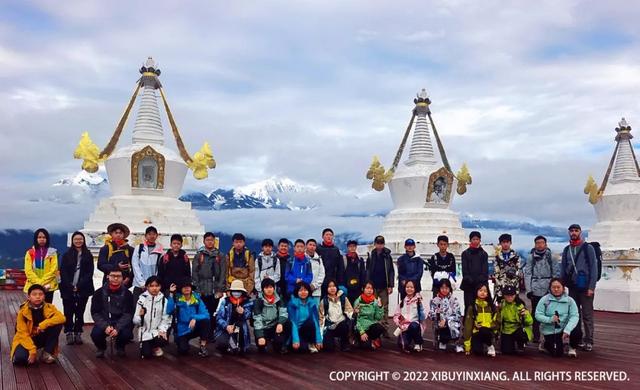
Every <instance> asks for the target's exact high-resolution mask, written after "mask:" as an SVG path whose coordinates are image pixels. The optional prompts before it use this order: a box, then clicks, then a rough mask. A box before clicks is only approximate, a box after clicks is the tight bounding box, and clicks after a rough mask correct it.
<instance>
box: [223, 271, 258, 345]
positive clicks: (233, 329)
mask: <svg viewBox="0 0 640 390" xmlns="http://www.w3.org/2000/svg"><path fill="white" fill-rule="evenodd" d="M227 293H228V295H227V296H226V297H224V298H222V299H221V300H220V304H219V305H218V311H217V312H216V322H217V324H216V341H217V348H218V350H219V351H220V352H222V353H230V354H232V355H237V354H243V353H245V352H246V351H247V348H249V346H250V345H251V334H250V332H249V320H250V319H251V315H252V314H253V300H251V299H249V292H248V291H247V290H246V289H245V288H244V285H243V284H242V280H240V279H236V280H234V281H233V282H231V286H229V290H228V292H227Z"/></svg>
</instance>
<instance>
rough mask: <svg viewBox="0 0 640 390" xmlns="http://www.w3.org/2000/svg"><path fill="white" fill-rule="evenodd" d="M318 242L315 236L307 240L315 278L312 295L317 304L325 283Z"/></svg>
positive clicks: (308, 254)
mask: <svg viewBox="0 0 640 390" xmlns="http://www.w3.org/2000/svg"><path fill="white" fill-rule="evenodd" d="M317 246H318V243H317V242H316V240H314V239H313V238H310V239H308V240H307V243H306V251H307V256H309V261H311V273H312V274H313V279H312V280H311V289H312V290H313V291H312V292H311V296H312V297H313V299H315V300H316V304H318V305H320V296H321V295H322V291H323V290H322V284H323V283H324V280H325V277H324V264H323V260H322V257H320V255H318V253H317V252H316V248H317Z"/></svg>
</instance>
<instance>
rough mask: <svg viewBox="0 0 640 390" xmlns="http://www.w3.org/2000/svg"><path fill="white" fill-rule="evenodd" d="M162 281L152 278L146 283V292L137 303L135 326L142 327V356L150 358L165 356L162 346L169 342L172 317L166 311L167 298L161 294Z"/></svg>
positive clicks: (155, 277) (140, 340)
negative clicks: (168, 335) (168, 336)
mask: <svg viewBox="0 0 640 390" xmlns="http://www.w3.org/2000/svg"><path fill="white" fill-rule="evenodd" d="M160 286H161V285H160V279H159V278H158V277H157V276H150V277H149V278H148V279H147V281H146V282H145V283H144V287H145V291H144V292H143V293H142V294H140V296H139V297H138V300H137V301H136V308H137V312H136V315H134V316H133V325H135V326H138V327H140V337H139V340H138V341H139V342H140V356H141V357H142V358H143V359H144V358H148V357H151V356H156V357H160V356H162V355H163V352H162V346H163V345H165V344H166V342H167V331H168V330H169V327H170V326H171V315H170V314H168V313H167V311H166V310H165V309H166V308H167V298H166V297H165V296H164V295H163V294H162V293H161V292H160Z"/></svg>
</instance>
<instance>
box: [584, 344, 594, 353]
mask: <svg viewBox="0 0 640 390" xmlns="http://www.w3.org/2000/svg"><path fill="white" fill-rule="evenodd" d="M582 349H583V350H584V351H586V352H591V351H593V344H591V343H585V344H584V347H582Z"/></svg>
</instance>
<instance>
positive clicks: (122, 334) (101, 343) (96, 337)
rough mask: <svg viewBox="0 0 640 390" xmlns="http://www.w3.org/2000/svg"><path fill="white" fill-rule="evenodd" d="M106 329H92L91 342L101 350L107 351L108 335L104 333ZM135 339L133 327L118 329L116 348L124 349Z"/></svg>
mask: <svg viewBox="0 0 640 390" xmlns="http://www.w3.org/2000/svg"><path fill="white" fill-rule="evenodd" d="M104 331H105V329H104V328H98V327H96V326H94V327H93V329H91V340H92V341H93V344H94V345H95V346H96V348H98V349H99V350H102V351H104V350H105V349H107V337H108V336H107V334H106V333H104ZM131 339H133V326H127V327H124V328H122V329H118V335H117V336H116V347H117V348H119V349H120V348H124V347H125V346H126V345H127V344H128V343H129V341H131Z"/></svg>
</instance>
